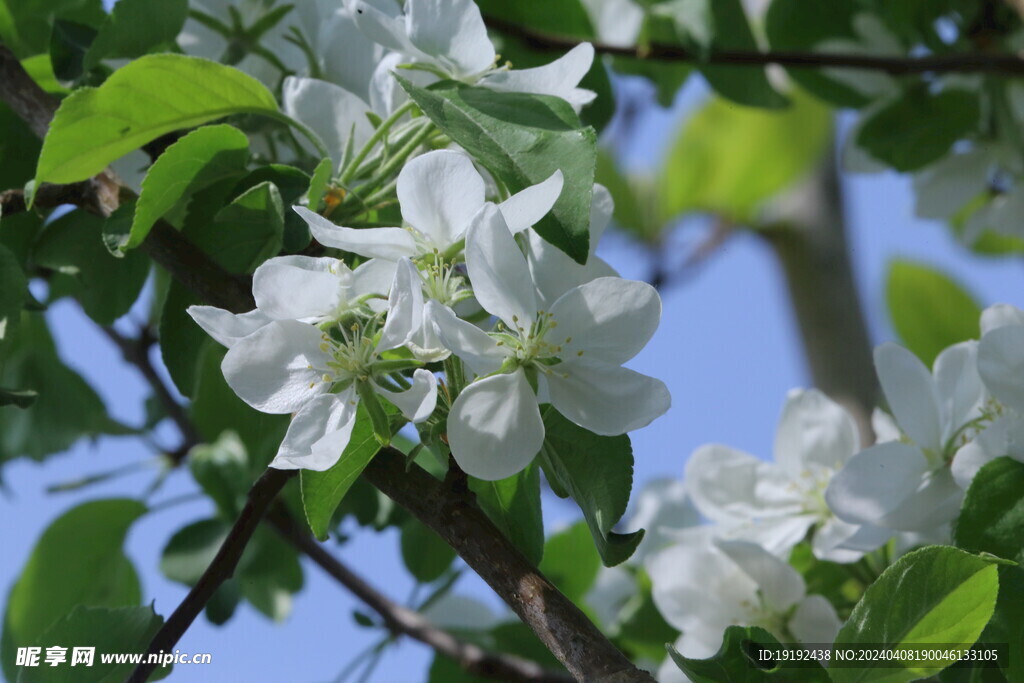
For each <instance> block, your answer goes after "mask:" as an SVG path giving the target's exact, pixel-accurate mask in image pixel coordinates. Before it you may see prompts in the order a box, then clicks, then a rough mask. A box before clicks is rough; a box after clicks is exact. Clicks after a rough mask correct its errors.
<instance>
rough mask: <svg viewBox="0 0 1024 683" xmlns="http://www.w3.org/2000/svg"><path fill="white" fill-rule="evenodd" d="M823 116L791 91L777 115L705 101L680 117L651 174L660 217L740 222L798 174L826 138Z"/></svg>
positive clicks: (809, 165) (820, 151) (753, 215)
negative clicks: (707, 215) (705, 216)
mask: <svg viewBox="0 0 1024 683" xmlns="http://www.w3.org/2000/svg"><path fill="white" fill-rule="evenodd" d="M831 118H832V117H831V113H830V112H829V110H828V109H827V108H825V107H823V106H822V105H821V104H819V103H818V102H816V101H815V100H813V99H811V98H809V97H807V96H806V95H803V94H801V93H799V92H794V93H793V103H792V105H791V106H790V107H789V108H788V109H785V110H782V111H778V112H775V111H766V110H764V109H751V108H746V107H738V106H736V105H735V104H732V103H731V102H727V101H726V100H723V99H721V98H713V99H711V100H709V101H708V102H707V103H706V104H704V105H703V106H702V107H701V108H700V109H699V110H697V112H696V113H694V114H693V115H691V116H690V117H689V118H688V119H686V121H685V124H684V126H683V128H682V130H681V131H680V132H679V134H678V136H677V137H676V140H675V142H673V143H672V146H671V147H670V148H669V151H668V153H667V154H666V155H665V158H664V162H663V167H662V170H661V172H660V173H658V179H659V195H660V203H661V206H662V209H661V211H662V214H663V215H664V216H665V217H666V218H672V217H674V216H677V215H679V214H680V213H682V212H684V211H708V212H713V213H717V214H723V215H725V216H727V217H729V218H731V219H732V220H735V221H739V222H748V221H751V220H752V219H754V218H756V215H757V210H758V208H759V207H760V206H761V205H762V204H763V202H765V201H766V200H768V199H771V198H772V197H774V196H775V195H777V194H778V193H779V192H781V191H783V190H785V189H787V188H788V187H791V186H792V185H793V184H794V183H796V182H797V181H798V180H800V179H801V178H803V177H805V176H806V175H807V174H808V173H809V172H810V171H811V170H812V169H813V168H814V166H815V164H817V163H818V162H819V161H820V160H821V157H822V154H823V153H824V151H825V149H826V148H827V146H828V145H829V143H830V141H831V130H832V125H831Z"/></svg>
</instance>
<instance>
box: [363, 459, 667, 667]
mask: <svg viewBox="0 0 1024 683" xmlns="http://www.w3.org/2000/svg"><path fill="white" fill-rule="evenodd" d="M364 476H365V477H366V478H367V479H368V480H369V481H370V483H371V484H373V485H374V486H376V487H377V488H378V489H380V490H381V491H382V492H383V493H384V494H385V495H387V496H388V497H389V498H391V499H392V500H394V501H395V502H396V503H398V504H399V505H401V506H402V507H404V508H405V509H406V510H408V511H409V512H410V513H412V515H413V516H414V517H416V518H417V519H419V520H420V521H421V522H423V523H424V524H426V525H427V526H428V527H430V528H431V529H433V530H434V531H435V532H437V534H438V535H439V536H441V538H443V539H444V540H445V541H446V542H447V543H448V545H450V546H451V547H452V548H454V549H455V551H456V552H457V553H458V554H459V555H460V556H461V557H462V559H463V560H465V561H466V564H468V565H469V566H470V568H471V569H473V571H475V572H476V573H477V574H479V575H480V577H481V578H482V579H483V580H484V581H486V582H487V584H488V585H489V586H490V587H491V588H492V589H494V591H495V592H496V593H497V594H498V595H499V596H500V597H501V599H502V600H504V601H505V603H506V604H508V606H509V607H511V608H512V609H513V610H514V611H515V613H516V614H518V615H519V618H520V619H522V620H523V621H524V622H525V623H526V624H527V626H529V627H530V628H531V629H532V630H533V632H534V633H536V634H537V637H538V638H540V640H541V642H542V643H543V644H544V646H545V647H547V648H548V649H549V650H550V651H551V652H552V654H554V655H555V657H557V658H558V661H560V662H561V663H562V664H564V665H565V668H566V669H568V670H569V673H570V674H572V676H573V678H575V679H576V680H580V681H608V682H612V681H653V680H654V679H653V678H651V676H650V675H649V674H647V673H646V672H643V671H640V670H639V669H637V668H636V667H635V666H633V664H632V662H630V661H629V660H628V659H627V658H626V657H625V656H624V655H623V654H622V653H621V652H619V651H618V650H617V649H616V648H615V646H614V645H612V644H611V643H610V642H608V639H607V638H606V637H605V635H604V634H603V633H601V631H600V630H599V629H598V628H597V627H596V626H594V624H593V623H592V622H591V621H590V619H588V618H587V616H586V615H585V614H583V612H582V611H580V609H579V608H578V607H577V606H576V605H575V604H573V602H572V601H571V600H569V599H568V598H566V597H565V596H564V595H562V593H560V592H559V591H558V589H557V588H555V586H554V585H553V584H552V583H551V582H550V581H548V579H547V578H546V577H545V576H544V575H543V574H541V573H540V572H539V571H538V570H537V569H536V568H535V567H534V566H533V565H531V564H530V562H529V561H528V560H527V559H526V558H525V557H523V555H522V554H521V553H520V552H519V551H518V550H517V549H516V548H515V546H513V545H512V544H511V543H510V542H509V541H508V540H507V539H506V538H505V537H504V536H503V535H502V533H501V532H500V531H498V529H497V528H495V526H494V524H492V523H491V521H490V520H489V519H488V518H487V516H486V515H485V514H484V513H483V512H482V511H481V510H480V508H479V507H478V506H477V505H476V504H475V503H474V501H473V499H472V498H471V497H470V495H469V494H468V493H462V494H461V495H460V494H459V493H458V492H457V491H456V490H454V488H453V487H449V486H446V485H445V484H444V483H442V482H439V481H437V480H436V479H434V478H433V477H432V476H430V475H429V474H427V473H426V472H425V471H423V470H422V469H420V468H418V467H412V468H410V469H409V471H408V472H406V471H405V464H404V458H403V455H402V453H400V452H399V451H396V450H395V449H393V448H385V449H383V450H382V451H381V452H380V453H378V454H377V456H376V457H375V458H374V459H373V461H372V462H371V463H370V465H369V466H368V467H367V468H366V470H365V472H364Z"/></svg>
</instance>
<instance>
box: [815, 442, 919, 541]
mask: <svg viewBox="0 0 1024 683" xmlns="http://www.w3.org/2000/svg"><path fill="white" fill-rule="evenodd" d="M930 469H931V467H930V465H929V464H928V460H927V459H926V458H925V456H924V454H923V453H921V451H920V449H918V448H914V447H913V446H910V445H908V444H904V443H897V442H891V443H884V444H880V445H877V446H872V447H871V448H868V449H867V450H864V451H861V452H860V453H858V454H857V455H855V456H853V457H852V458H850V460H849V462H847V463H846V466H845V467H843V469H842V470H840V471H839V472H838V473H836V475H835V476H834V477H833V478H832V481H831V482H829V485H828V488H827V489H826V490H825V501H826V502H827V503H828V506H829V508H830V509H831V510H832V511H833V512H834V513H835V514H836V516H837V517H839V518H840V519H843V520H845V521H847V522H850V523H851V524H872V525H876V526H888V524H887V523H886V520H887V518H888V515H889V514H890V513H891V512H893V511H894V510H897V509H898V508H899V507H900V505H901V504H902V503H903V502H904V501H905V500H907V499H908V498H910V497H911V496H913V495H914V493H915V492H916V491H917V489H918V487H919V486H920V485H921V482H922V480H923V479H924V477H925V475H926V474H927V473H928V472H929V471H930Z"/></svg>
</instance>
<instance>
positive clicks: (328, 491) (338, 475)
mask: <svg viewBox="0 0 1024 683" xmlns="http://www.w3.org/2000/svg"><path fill="white" fill-rule="evenodd" d="M382 407H383V408H384V410H385V411H386V412H388V413H390V414H392V415H394V414H397V412H398V411H397V410H396V409H394V408H392V407H391V406H390V404H382ZM380 448H381V445H380V441H378V440H377V437H375V436H374V434H373V424H372V422H371V421H370V416H369V415H367V414H366V408H365V407H364V406H363V405H362V404H360V405H359V407H358V408H357V409H356V424H355V426H354V427H353V428H352V436H351V438H350V439H349V442H348V446H346V447H345V452H344V453H342V454H341V457H340V458H339V459H338V462H336V463H335V464H334V465H332V466H331V467H330V468H329V469H327V470H325V471H324V472H314V471H313V470H302V471H300V472H299V481H300V486H301V489H302V507H303V508H304V509H305V511H306V521H307V522H309V528H310V530H311V531H312V532H313V535H314V536H316V537H317V539H318V540H320V541H326V540H327V534H328V531H330V527H331V517H332V516H333V515H334V510H335V508H337V507H338V504H339V503H341V501H342V499H343V498H344V497H345V494H346V493H348V490H349V489H350V488H352V485H353V484H354V483H355V482H356V479H358V478H359V475H360V474H362V472H363V470H364V469H366V466H367V465H369V464H370V461H371V460H373V456H375V455H377V451H379V450H380Z"/></svg>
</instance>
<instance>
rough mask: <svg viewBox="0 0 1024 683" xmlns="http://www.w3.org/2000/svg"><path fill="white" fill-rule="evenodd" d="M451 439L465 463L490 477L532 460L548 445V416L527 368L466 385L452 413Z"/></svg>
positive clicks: (519, 468)
mask: <svg viewBox="0 0 1024 683" xmlns="http://www.w3.org/2000/svg"><path fill="white" fill-rule="evenodd" d="M448 443H449V444H450V445H451V449H452V456H453V457H454V458H455V462H457V463H458V464H459V467H461V468H462V469H463V470H464V471H465V472H466V474H468V475H470V476H472V477H477V478H478V479H484V480H485V481H496V480H498V479H505V478H506V477H511V476H512V475H513V474H516V473H518V472H520V471H522V470H523V469H524V468H525V467H526V466H527V465H529V464H530V463H531V462H532V461H533V459H534V457H536V455H537V453H539V452H540V448H541V446H542V445H544V421H543V420H541V417H540V409H539V408H538V407H537V397H536V396H534V394H533V389H531V388H530V383H529V382H527V381H526V375H525V374H524V373H523V371H522V370H517V371H515V372H513V373H510V374H502V375H494V376H492V377H487V378H485V379H481V380H478V381H476V382H473V383H472V384H470V385H469V386H468V387H466V388H465V389H464V390H463V391H462V393H461V394H459V397H458V398H457V399H456V400H455V403H454V405H452V410H451V413H450V414H449V415H448Z"/></svg>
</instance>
